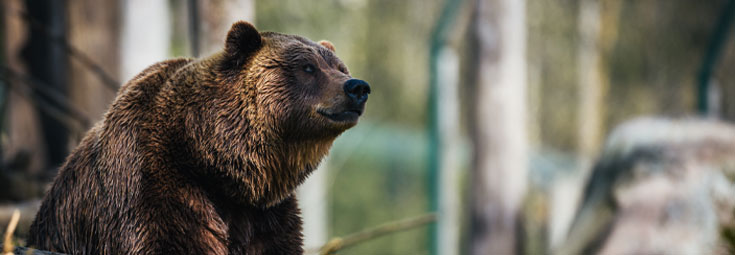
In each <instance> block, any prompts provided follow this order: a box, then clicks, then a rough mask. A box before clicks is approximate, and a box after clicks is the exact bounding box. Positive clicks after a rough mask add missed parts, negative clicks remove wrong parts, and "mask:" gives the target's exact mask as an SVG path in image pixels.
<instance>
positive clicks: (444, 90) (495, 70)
mask: <svg viewBox="0 0 735 255" xmlns="http://www.w3.org/2000/svg"><path fill="white" fill-rule="evenodd" d="M733 2H735V1H732V0H708V1H685V0H645V1H640V0H525V1H512V0H477V1H473V0H449V1H447V0H404V1H392V0H320V1H299V0H262V1H258V0H255V1H253V0H220V1H204V0H199V1H197V0H188V1H187V0H170V1H164V0H154V1H143V0H108V1H94V0H65V1H58V0H5V1H3V2H2V3H1V4H0V7H1V8H2V13H3V14H2V22H3V24H2V26H0V28H2V30H1V31H0V38H2V40H0V43H2V49H3V50H2V52H1V53H2V54H0V63H1V65H2V70H0V85H2V86H0V106H1V108H0V124H1V127H2V129H1V133H0V135H1V136H0V138H1V139H0V142H1V145H2V146H1V147H0V148H2V149H1V150H0V153H1V154H0V156H2V165H1V166H2V168H0V203H3V204H7V206H4V207H3V208H13V207H18V206H21V207H24V208H28V209H27V210H26V211H24V215H23V217H24V219H26V220H29V219H31V218H32V217H33V215H32V214H33V208H35V206H37V202H33V201H37V199H39V198H40V197H41V196H42V194H43V191H44V188H45V187H46V184H47V183H48V181H50V180H51V178H53V175H54V174H55V171H56V168H57V167H58V166H59V165H60V164H61V163H62V162H63V159H64V157H65V156H66V155H67V154H68V153H69V151H70V150H71V149H72V148H74V147H75V145H76V144H77V143H78V142H79V140H80V139H81V137H82V136H83V133H84V131H85V130H86V129H88V128H89V127H91V126H92V125H93V124H94V123H95V122H97V121H99V120H100V119H101V118H102V114H103V113H104V112H105V110H106V108H107V106H108V105H109V104H110V102H111V100H113V99H114V96H115V91H116V89H115V88H116V87H117V86H119V85H120V84H121V83H122V82H124V81H126V80H127V79H129V78H131V77H132V76H133V75H134V74H135V73H136V72H139V71H141V70H142V69H144V68H145V67H146V65H150V64H153V63H154V62H156V61H160V60H163V59H167V58H173V57H204V56H206V55H208V54H211V53H213V52H215V51H216V50H217V49H219V48H221V47H222V40H223V39H224V34H225V32H226V30H227V29H228V28H229V24H231V23H232V22H233V21H235V20H237V19H244V20H247V21H250V22H252V23H253V24H255V26H256V27H257V28H258V29H259V30H261V31H276V32H281V33H289V34H298V35H302V36H304V37H307V38H310V39H312V40H314V41H317V40H322V39H326V40H329V41H331V42H333V43H334V45H335V46H336V50H337V55H338V56H339V57H340V58H341V59H342V60H343V61H344V62H345V63H346V64H347V66H348V67H349V68H350V71H351V73H352V75H353V76H355V77H356V78H360V79H364V80H366V81H368V82H369V83H370V85H371V87H372V93H371V94H370V99H369V102H368V104H367V111H366V114H365V116H364V117H363V118H362V119H361V120H360V123H359V125H357V126H356V127H355V128H353V129H351V130H348V131H347V132H345V133H344V134H343V135H342V136H341V137H340V138H338V139H337V140H336V142H335V144H334V147H333V148H332V150H331V153H330V156H329V157H328V158H327V159H326V160H325V161H324V162H323V163H322V168H321V169H320V170H319V171H318V172H316V173H315V174H314V176H312V178H311V179H310V180H309V181H308V182H307V184H306V185H305V187H303V188H302V189H300V191H299V192H300V193H301V194H300V196H301V197H302V198H301V205H302V207H303V208H304V218H305V235H306V245H305V246H306V247H305V248H306V249H312V248H317V247H318V246H319V245H320V244H323V243H325V242H327V241H328V240H329V239H330V238H332V237H337V236H345V235H348V234H350V233H354V232H358V231H361V230H364V229H367V228H371V227H374V226H377V225H380V224H382V223H385V222H391V221H395V220H400V219H404V218H408V217H412V216H417V215H422V214H425V213H427V212H433V211H436V210H437V208H443V209H442V211H440V214H439V215H438V219H439V224H438V225H435V224H429V225H426V226H420V227H417V228H413V229H410V230H407V231H402V232H397V233H393V234H390V235H386V236H383V237H379V238H376V239H374V240H370V241H366V242H363V243H360V244H358V245H355V246H351V247H348V248H345V249H344V250H342V251H341V253H343V254H427V253H434V254H436V253H442V254H444V253H450V254H451V253H453V252H454V253H470V252H475V254H478V253H476V251H477V248H476V247H477V245H476V244H475V243H477V242H481V241H478V236H480V237H481V236H484V235H485V234H486V233H490V235H493V233H500V234H497V235H495V236H505V235H510V236H513V237H512V238H511V239H507V240H505V241H506V243H509V246H511V248H509V249H511V250H513V249H515V248H512V247H513V245H512V244H514V243H522V244H523V246H524V248H522V249H516V250H515V251H516V252H518V251H519V250H523V251H525V252H527V253H546V252H548V251H550V250H552V249H554V248H555V247H558V246H559V245H561V243H563V241H564V238H565V235H566V232H567V229H568V228H569V225H570V224H571V221H572V219H573V217H574V215H575V212H576V210H577V206H578V203H579V199H580V198H581V197H582V196H584V194H582V190H583V189H582V188H583V186H584V183H585V181H586V178H587V177H588V176H589V175H590V171H591V170H590V168H591V166H592V164H593V162H594V161H595V160H596V158H597V157H598V156H597V155H599V153H600V150H601V148H602V145H603V141H604V140H605V137H606V135H607V134H608V133H609V132H610V131H611V130H612V129H613V127H615V126H617V125H619V124H620V123H622V122H624V121H626V120H628V119H631V118H634V117H637V116H641V115H661V116H671V117H681V116H693V115H702V114H704V115H706V116H708V117H709V118H716V119H723V120H729V121H735V100H733V99H734V98H735V69H733V66H735V39H733V36H732V33H733V32H735V26H733V25H732V24H731V23H732V22H730V21H728V15H730V16H729V17H730V20H731V19H732V15H733V14H732V9H733V8H734V7H733V5H734V4H733ZM728 13H729V14H728ZM723 24H724V25H723ZM723 26H724V28H722V27H723ZM718 28H719V29H718ZM508 59H510V60H508ZM432 61H434V64H432ZM497 77H501V78H497ZM488 81H489V83H488ZM496 83H497V84H496ZM432 84H433V85H432ZM498 84H499V85H498ZM432 93H433V94H432ZM432 95H433V96H432ZM509 122H512V124H508V123H509ZM495 130H498V132H494V131H495ZM488 141H489V142H488ZM505 143H512V144H505ZM506 156H507V157H506ZM508 158H509V159H508ZM503 159H505V160H503ZM486 161H488V162H486ZM494 162H501V163H498V164H499V165H497V166H493V165H492V164H494ZM503 162H504V163H503ZM509 162H510V163H509ZM514 162H515V163H519V164H514ZM515 167H518V168H519V170H518V171H515V170H516V169H515ZM447 169H449V170H447ZM482 171H498V173H494V172H490V173H485V174H482ZM487 176H490V177H489V179H494V180H495V181H494V182H491V183H486V182H482V181H478V180H483V179H486V178H488V177H487ZM447 179H448V180H450V181H449V182H448V183H444V182H443V181H445V180H447ZM478 185H479V186H482V185H489V186H491V187H490V188H482V187H478ZM447 187H448V188H449V191H448V193H446V192H447ZM484 193H487V194H489V195H487V196H486V197H483V195H482V194H484ZM478 194H479V195H478ZM29 201H30V202H29ZM442 201H444V202H442ZM447 201H449V202H447ZM447 205H448V207H447ZM446 208H449V209H446ZM498 208H500V209H498ZM444 210H448V211H449V213H445V211H444ZM516 211H520V212H518V213H514V212H516ZM482 212H486V214H483V213H482ZM493 212H495V213H498V214H499V215H502V217H500V218H502V219H503V220H500V221H493V220H496V219H494V218H493V217H494V216H492V215H489V214H493ZM3 213H4V214H3ZM5 214H7V212H1V213H0V216H3V215H5ZM485 216H487V217H488V219H490V221H492V222H491V223H489V222H487V221H488V219H483V218H484V217H485ZM516 217H517V218H516ZM0 219H2V220H6V219H7V217H5V218H2V217H0ZM507 222H512V223H510V227H503V226H505V224H508V223H507ZM515 222H524V224H523V227H516V226H515V225H513V224H515ZM2 224H5V222H2V223H0V225H2ZM485 225H487V226H489V227H483V226H485ZM498 226H501V227H498ZM24 227H25V228H27V225H23V223H21V229H20V230H19V231H18V235H19V236H20V237H22V236H23V228H24ZM498 229H499V230H498ZM519 229H523V230H519ZM493 231H499V232H493ZM507 232H510V234H508V233H507ZM518 236H523V237H522V238H519V237H518ZM480 239H481V238H480ZM516 239H521V241H518V240H516ZM514 240H515V241H514ZM447 246H448V247H449V248H447ZM500 250H502V251H510V250H503V249H499V250H498V251H500ZM452 251H453V252H452Z"/></svg>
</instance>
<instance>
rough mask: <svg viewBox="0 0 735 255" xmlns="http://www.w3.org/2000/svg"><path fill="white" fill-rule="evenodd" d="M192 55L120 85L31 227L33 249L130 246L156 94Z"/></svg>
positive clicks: (75, 250) (97, 250) (105, 249)
mask: <svg viewBox="0 0 735 255" xmlns="http://www.w3.org/2000/svg"><path fill="white" fill-rule="evenodd" d="M191 61H192V60H190V59H173V60H168V61H163V62H160V63H157V64H154V65H152V66H150V67H148V68H147V69H145V70H144V71H142V72H141V73H140V74H138V75H137V76H136V77H134V78H133V79H131V80H130V81H129V82H128V83H126V84H125V85H124V86H122V87H121V88H120V91H119V94H118V97H117V98H116V99H115V101H114V102H113V104H112V106H111V107H110V110H109V111H108V112H107V113H106V115H105V119H104V120H103V121H102V122H100V123H98V124H97V125H95V127H93V128H92V129H91V130H90V131H89V132H88V133H87V134H86V136H85V138H84V139H83V140H82V141H81V142H80V144H79V146H78V147H77V148H76V149H75V150H74V151H73V152H72V153H71V155H70V156H69V158H68V159H67V160H66V162H65V163H64V165H62V166H61V167H60V169H59V173H58V175H57V177H56V179H55V180H54V183H53V185H52V187H51V189H50V190H49V191H48V193H47V194H46V198H45V199H44V202H43V204H42V206H41V208H40V210H39V212H38V214H37V215H36V220H35V221H34V222H33V224H32V226H31V231H30V233H31V235H30V238H29V240H28V244H29V245H30V246H32V247H36V248H40V249H46V250H54V251H64V252H68V253H74V254H77V253H85V254H103V253H109V251H115V250H118V251H119V250H127V249H128V248H130V247H132V246H133V244H132V243H131V240H130V239H132V238H129V237H131V236H130V235H135V229H134V226H131V225H125V224H124V223H125V222H130V221H128V220H129V219H127V218H128V217H131V213H130V212H129V211H128V210H130V209H131V208H132V207H131V206H130V204H134V203H137V202H140V201H136V199H137V198H138V197H140V196H139V194H138V189H137V187H136V184H137V183H140V182H139V179H140V173H139V172H137V169H140V166H141V165H142V164H144V162H143V158H142V156H141V155H140V146H141V144H140V143H141V142H142V141H141V139H142V137H141V136H142V135H143V134H145V133H146V132H145V131H144V130H143V129H144V128H145V127H146V126H148V125H149V124H150V123H147V122H149V121H150V118H151V115H152V114H154V113H153V111H152V110H153V108H154V106H155V98H156V97H157V95H158V94H159V92H160V90H161V88H162V87H163V86H164V84H166V82H167V81H168V80H170V78H171V77H173V76H174V74H175V73H176V71H177V70H179V69H180V68H181V67H183V66H185V65H186V64H188V63H190V62H191Z"/></svg>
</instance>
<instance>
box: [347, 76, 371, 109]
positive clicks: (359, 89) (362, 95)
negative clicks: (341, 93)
mask: <svg viewBox="0 0 735 255" xmlns="http://www.w3.org/2000/svg"><path fill="white" fill-rule="evenodd" d="M344 90H345V94H347V97H348V98H349V99H350V101H351V102H350V103H351V105H358V106H362V105H363V104H365V101H367V98H368V94H370V85H368V83H367V82H365V81H363V80H359V79H349V80H347V81H346V82H345V84H344Z"/></svg>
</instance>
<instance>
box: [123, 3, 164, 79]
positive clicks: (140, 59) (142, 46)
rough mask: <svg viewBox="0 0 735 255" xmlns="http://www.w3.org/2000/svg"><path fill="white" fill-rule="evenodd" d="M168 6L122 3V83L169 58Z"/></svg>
mask: <svg viewBox="0 0 735 255" xmlns="http://www.w3.org/2000/svg"><path fill="white" fill-rule="evenodd" d="M168 3H169V2H168V1H147V0H127V1H125V2H124V3H123V5H124V8H123V10H124V11H123V18H122V19H123V26H122V38H121V39H122V42H121V44H120V47H122V56H121V61H122V64H121V67H122V69H121V70H120V73H121V74H122V78H123V79H122V82H126V81H128V80H130V79H131V78H133V77H134V76H135V75H136V74H138V73H140V72H141V71H143V69H145V68H146V67H148V66H150V65H152V64H154V63H156V62H160V61H163V60H165V59H166V58H167V57H168V56H169V51H170V45H171V19H170V15H169V13H170V10H169V4H168Z"/></svg>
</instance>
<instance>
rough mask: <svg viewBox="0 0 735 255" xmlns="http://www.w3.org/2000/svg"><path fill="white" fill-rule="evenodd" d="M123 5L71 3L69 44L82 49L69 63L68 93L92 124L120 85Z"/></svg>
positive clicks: (85, 0)
mask: <svg viewBox="0 0 735 255" xmlns="http://www.w3.org/2000/svg"><path fill="white" fill-rule="evenodd" d="M121 6H122V3H121V2H120V1H119V0H110V1H95V0H74V1H68V17H69V31H68V33H67V35H68V41H69V43H70V44H71V45H72V46H73V47H74V48H75V49H77V50H79V54H77V55H75V56H71V57H70V61H69V64H70V71H71V76H70V77H69V84H70V86H69V94H70V98H71V101H72V102H73V104H74V105H75V106H77V107H78V108H79V109H83V110H84V111H86V115H87V116H88V117H89V118H90V120H91V123H96V122H98V121H99V120H101V119H102V117H103V114H104V113H105V111H107V106H108V105H109V104H110V102H112V100H113V99H114V98H115V94H116V93H117V87H118V86H120V80H121V79H120V75H119V70H120V50H119V49H120V47H119V45H120V27H121V26H120V23H121V16H122V12H121V11H120V8H119V7H121ZM81 55H84V56H88V60H89V61H87V60H85V58H86V57H80V56H81ZM95 69H99V70H95ZM101 73H104V74H103V75H101Z"/></svg>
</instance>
